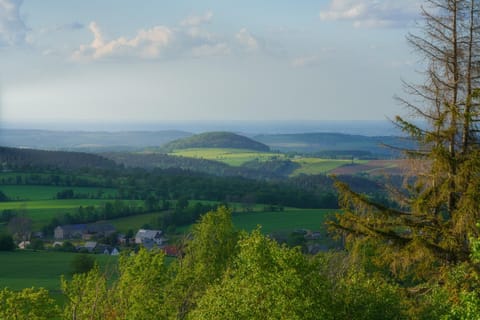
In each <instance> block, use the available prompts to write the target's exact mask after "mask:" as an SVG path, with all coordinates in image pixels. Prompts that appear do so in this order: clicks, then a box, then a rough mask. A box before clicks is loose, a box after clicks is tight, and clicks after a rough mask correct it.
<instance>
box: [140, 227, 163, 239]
mask: <svg viewBox="0 0 480 320" xmlns="http://www.w3.org/2000/svg"><path fill="white" fill-rule="evenodd" d="M162 233H163V232H162V230H148V229H140V230H138V232H137V234H136V235H135V238H140V239H155V238H159V237H160V236H161V235H162Z"/></svg>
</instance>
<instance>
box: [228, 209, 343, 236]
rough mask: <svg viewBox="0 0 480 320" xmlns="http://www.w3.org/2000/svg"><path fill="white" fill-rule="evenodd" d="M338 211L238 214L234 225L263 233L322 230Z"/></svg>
mask: <svg viewBox="0 0 480 320" xmlns="http://www.w3.org/2000/svg"><path fill="white" fill-rule="evenodd" d="M336 211H338V210H330V209H285V211H283V212H253V213H238V214H235V215H234V216H233V224H234V225H235V226H236V227H237V228H239V229H242V230H246V231H252V230H253V229H255V228H257V226H261V227H262V232H263V233H267V234H269V233H287V232H292V231H293V230H296V229H310V230H320V229H323V228H324V225H323V224H324V222H325V219H326V218H327V217H328V216H330V215H331V214H332V213H334V212H336Z"/></svg>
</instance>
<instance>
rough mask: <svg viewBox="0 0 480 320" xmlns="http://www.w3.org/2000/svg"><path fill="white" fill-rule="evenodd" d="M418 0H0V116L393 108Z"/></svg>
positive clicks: (360, 114)
mask: <svg viewBox="0 0 480 320" xmlns="http://www.w3.org/2000/svg"><path fill="white" fill-rule="evenodd" d="M418 3H419V2H418V1H414V0H317V1H313V0H264V1H263V0H262V1H258V0H255V1H253V0H242V1H234V0H232V1H227V0H177V1H169V0H69V1H65V0H23V1H22V0H0V56H1V58H0V121H3V122H8V123H22V122H29V123H42V122H43V123H55V122H66V123H68V122H82V121H97V122H104V123H121V122H155V121H162V122H164V121H197V120H198V121H240V120H241V121H249V120H252V121H302V120H309V121H312V120H382V119H385V118H386V117H393V116H394V115H395V114H399V113H400V114H401V113H402V109H401V107H400V106H399V105H398V104H397V103H396V102H395V101H394V99H393V97H394V96H395V95H402V87H401V80H402V79H406V80H411V81H421V78H419V75H418V72H416V70H418V68H419V62H418V57H417V56H415V55H414V53H412V50H411V48H409V47H408V45H407V43H406V40H405V36H406V34H407V33H408V32H409V31H412V30H413V31H415V29H414V26H415V21H416V20H418V11H419V7H418Z"/></svg>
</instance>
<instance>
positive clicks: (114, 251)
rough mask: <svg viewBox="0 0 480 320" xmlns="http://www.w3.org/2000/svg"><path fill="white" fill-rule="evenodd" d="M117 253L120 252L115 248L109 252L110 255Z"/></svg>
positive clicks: (116, 254)
mask: <svg viewBox="0 0 480 320" xmlns="http://www.w3.org/2000/svg"><path fill="white" fill-rule="evenodd" d="M119 254H120V252H118V249H117V248H113V250H112V252H110V255H111V256H118V255H119Z"/></svg>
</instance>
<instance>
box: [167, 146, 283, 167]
mask: <svg viewBox="0 0 480 320" xmlns="http://www.w3.org/2000/svg"><path fill="white" fill-rule="evenodd" d="M170 154H171V155H174V156H182V157H189V158H198V159H207V160H215V161H219V162H223V163H226V164H228V165H230V166H236V167H238V166H241V165H242V164H244V163H245V162H248V161H252V160H259V161H268V160H273V159H286V156H285V155H282V154H277V153H270V152H258V151H252V150H243V149H222V148H194V149H182V150H175V151H173V152H172V153H170Z"/></svg>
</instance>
